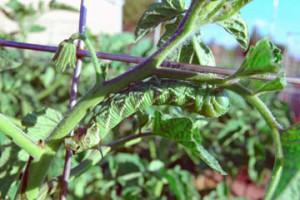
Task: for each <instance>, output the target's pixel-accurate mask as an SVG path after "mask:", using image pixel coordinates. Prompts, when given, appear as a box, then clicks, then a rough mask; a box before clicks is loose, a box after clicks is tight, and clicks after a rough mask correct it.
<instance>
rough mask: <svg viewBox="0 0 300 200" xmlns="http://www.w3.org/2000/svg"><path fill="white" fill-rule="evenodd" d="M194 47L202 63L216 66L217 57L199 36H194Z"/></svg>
mask: <svg viewBox="0 0 300 200" xmlns="http://www.w3.org/2000/svg"><path fill="white" fill-rule="evenodd" d="M192 44H193V49H194V51H195V55H196V56H197V59H198V61H199V64H200V65H208V66H215V65H216V63H215V57H214V55H213V53H212V51H211V50H210V48H209V47H208V46H206V45H205V44H204V43H203V42H202V41H201V40H200V39H199V37H196V36H194V37H193V38H192Z"/></svg>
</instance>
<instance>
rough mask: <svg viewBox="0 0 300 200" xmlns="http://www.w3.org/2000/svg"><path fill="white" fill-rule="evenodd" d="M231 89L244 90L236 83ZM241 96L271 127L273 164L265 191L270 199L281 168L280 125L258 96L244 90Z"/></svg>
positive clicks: (266, 196) (238, 91)
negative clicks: (273, 150) (273, 151)
mask: <svg viewBox="0 0 300 200" xmlns="http://www.w3.org/2000/svg"><path fill="white" fill-rule="evenodd" d="M231 89H232V90H233V91H235V92H237V93H239V94H240V91H242V90H244V88H243V87H241V86H239V85H238V84H235V85H234V86H233V87H232V88H231ZM243 97H244V98H245V99H246V100H247V101H248V102H249V103H251V104H252V105H253V106H254V107H255V108H256V109H257V110H258V112H259V113H260V114H261V115H262V117H263V118H264V119H265V121H266V123H267V124H268V126H269V127H270V129H271V134H272V137H273V142H274V147H275V165H274V167H273V173H272V177H271V180H270V182H269V186H268V188H267V190H266V193H265V199H272V196H273V194H274V192H275V190H276V188H277V185H278V183H279V180H280V177H281V174H282V169H283V149H282V144H281V140H280V133H279V130H281V129H282V127H281V125H280V124H279V123H278V122H277V121H276V119H275V117H274V116H273V115H272V113H271V111H270V110H269V108H268V107H267V106H266V105H265V104H264V102H263V101H262V100H261V99H260V98H259V97H258V96H252V95H247V94H246V92H243Z"/></svg>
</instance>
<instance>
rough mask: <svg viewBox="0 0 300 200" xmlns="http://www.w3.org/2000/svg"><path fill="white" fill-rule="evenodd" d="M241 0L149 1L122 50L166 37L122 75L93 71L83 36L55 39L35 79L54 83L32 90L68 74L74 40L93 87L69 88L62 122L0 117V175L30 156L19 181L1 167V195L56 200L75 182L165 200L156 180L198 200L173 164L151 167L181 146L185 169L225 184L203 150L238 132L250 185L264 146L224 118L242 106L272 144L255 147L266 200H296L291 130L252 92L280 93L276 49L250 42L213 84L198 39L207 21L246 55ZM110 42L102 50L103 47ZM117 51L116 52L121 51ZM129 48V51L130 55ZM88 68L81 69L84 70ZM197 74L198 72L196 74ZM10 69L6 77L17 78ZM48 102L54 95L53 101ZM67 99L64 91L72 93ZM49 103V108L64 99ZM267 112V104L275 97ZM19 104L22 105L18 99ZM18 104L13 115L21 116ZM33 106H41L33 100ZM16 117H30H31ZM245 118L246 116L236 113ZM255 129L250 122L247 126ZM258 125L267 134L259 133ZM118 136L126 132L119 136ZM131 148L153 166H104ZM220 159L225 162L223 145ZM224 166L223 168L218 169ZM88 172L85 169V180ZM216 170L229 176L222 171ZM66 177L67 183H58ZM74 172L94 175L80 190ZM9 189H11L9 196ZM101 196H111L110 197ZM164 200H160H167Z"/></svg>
mask: <svg viewBox="0 0 300 200" xmlns="http://www.w3.org/2000/svg"><path fill="white" fill-rule="evenodd" d="M249 2H250V0H230V1H224V0H203V1H202V0H193V1H185V0H174V1H171V0H162V1H161V2H156V3H153V4H151V5H150V6H149V7H148V8H147V9H146V10H145V11H144V14H143V15H142V17H141V18H140V20H139V22H138V24H137V27H136V31H135V36H134V39H135V42H137V45H136V46H135V47H132V49H131V50H132V52H138V53H140V54H141V55H147V52H146V51H148V50H149V49H150V48H146V49H145V48H144V50H143V51H142V50H139V49H138V47H139V48H141V49H143V48H142V47H145V44H147V40H142V39H143V38H144V37H145V35H146V34H147V33H149V32H151V31H152V30H153V29H154V28H155V27H156V26H158V25H159V24H161V23H163V24H164V26H165V32H164V34H163V35H162V36H161V38H160V41H159V43H158V45H157V46H158V47H157V49H155V50H154V52H153V53H151V54H150V53H149V54H150V55H149V56H147V57H146V58H144V59H141V61H139V63H138V64H137V65H136V66H134V67H130V66H128V65H127V66H126V65H125V64H124V66H122V65H120V64H116V65H113V64H111V65H107V64H103V63H101V60H100V63H99V60H98V58H97V56H99V55H98V54H97V53H96V52H95V50H94V47H93V44H92V42H91V41H90V38H89V36H87V34H85V33H83V32H80V33H75V34H73V35H72V36H71V37H70V38H69V39H66V40H64V41H62V42H61V43H60V45H59V46H58V48H57V50H56V53H55V55H54V57H53V59H52V60H53V66H52V67H53V68H50V67H49V68H47V67H46V68H44V70H45V71H46V72H44V73H49V74H50V73H52V75H53V76H52V77H50V78H49V77H48V78H49V79H51V80H49V81H48V82H46V80H45V79H47V78H46V77H47V76H46V77H45V79H43V78H42V79H41V80H39V82H40V81H41V82H42V81H44V82H45V83H42V84H39V86H38V87H40V88H41V89H42V88H43V87H45V86H47V85H48V84H49V82H54V81H55V75H54V74H57V76H60V77H61V78H62V77H63V75H62V71H64V70H66V71H68V70H71V68H68V66H73V67H75V62H76V59H77V58H76V54H77V55H80V54H79V51H77V52H76V45H75V40H80V41H82V42H83V43H85V45H86V48H87V50H88V51H89V55H90V59H91V61H92V62H91V63H92V64H91V65H90V66H92V67H93V68H89V69H85V68H84V69H83V75H86V76H88V77H87V78H86V79H87V82H88V83H91V82H92V81H94V83H93V85H92V86H89V85H88V84H86V85H84V88H81V89H80V92H81V94H82V97H81V98H80V100H79V101H78V102H77V103H76V105H75V106H74V107H73V105H72V104H73V103H70V105H71V106H70V109H69V111H66V112H65V114H64V115H62V114H61V113H60V112H58V111H56V110H53V109H51V108H47V109H44V110H42V111H38V112H37V111H36V112H31V113H29V114H27V113H26V112H24V113H23V118H22V121H21V124H20V122H19V121H18V120H17V119H14V118H9V117H8V116H6V115H4V114H0V132H1V133H2V134H3V135H5V136H6V137H7V138H9V139H10V142H7V143H3V144H2V145H3V146H5V151H4V153H3V156H2V158H5V159H6V162H5V161H4V162H3V161H2V162H3V163H4V164H2V165H1V167H2V168H3V167H4V168H5V167H6V168H7V169H10V170H13V169H15V170H17V171H20V170H22V167H23V166H24V165H25V163H24V159H23V158H24V156H20V155H19V153H20V152H22V154H23V155H24V154H25V155H27V156H28V155H29V158H28V161H27V163H26V167H25V168H24V170H23V173H22V176H21V180H20V181H16V180H15V179H13V178H11V179H10V177H9V173H8V171H7V170H6V171H5V172H4V173H3V179H2V180H3V181H5V180H7V181H6V185H5V189H2V190H1V192H2V193H3V195H4V196H5V195H12V196H13V195H15V196H16V198H27V199H36V198H39V199H43V198H46V196H47V195H51V194H52V193H55V192H56V191H57V190H58V188H60V187H61V188H62V192H61V198H65V195H66V189H67V188H66V187H67V186H68V184H67V183H68V181H69V180H70V181H71V180H74V179H75V178H77V179H78V180H80V178H82V180H81V183H82V184H83V185H85V186H89V187H86V190H87V191H88V190H90V192H91V193H93V192H94V190H95V188H98V189H99V188H100V191H99V194H98V196H100V197H101V198H105V197H108V196H109V195H110V197H111V198H114V199H117V198H118V196H120V193H121V195H122V197H123V198H130V197H132V196H136V197H137V196H143V195H144V196H147V198H151V191H154V193H153V194H152V195H153V196H154V198H159V197H160V196H161V195H162V194H163V193H164V192H163V190H164V189H163V186H164V184H166V182H167V183H168V185H169V187H170V188H171V189H172V191H173V193H174V194H173V195H174V196H175V197H176V198H177V199H191V198H194V199H198V198H200V196H199V194H198V192H197V189H196V188H195V187H193V186H190V179H191V175H190V174H189V173H187V172H186V171H185V170H182V169H181V168H180V167H178V166H176V167H174V168H168V167H166V166H167V163H164V162H162V161H161V160H160V159H158V158H160V157H163V156H165V157H166V158H168V156H170V155H169V154H168V152H169V151H170V152H171V153H172V149H169V148H167V147H169V146H168V145H170V144H169V143H167V142H166V141H167V140H171V141H173V142H175V143H176V144H178V145H179V146H176V147H178V148H179V149H180V150H181V149H182V150H183V149H185V150H186V152H187V154H188V155H189V157H190V159H191V160H197V159H199V158H200V159H201V160H202V163H205V164H206V165H207V166H209V167H210V168H211V169H213V170H215V171H216V172H218V173H220V174H222V175H226V174H227V172H226V170H224V169H223V166H222V164H223V162H222V163H219V162H218V159H217V158H216V157H217V156H215V155H214V154H213V153H212V152H213V151H212V148H213V145H214V144H216V143H218V146H219V147H222V148H225V147H226V146H228V145H230V144H234V140H235V139H241V138H240V137H239V136H240V135H241V134H245V133H247V134H248V135H249V137H248V138H249V142H248V143H247V147H246V148H248V151H249V154H248V155H249V157H250V161H249V163H248V165H249V169H250V170H249V171H250V173H251V174H250V176H251V178H252V179H256V180H258V179H259V177H258V176H259V175H258V174H259V173H258V172H257V171H256V170H253V169H254V168H255V164H256V163H259V159H256V158H257V157H255V155H256V154H257V149H258V151H262V149H263V148H264V146H263V145H262V146H261V145H260V140H263V139H261V138H260V137H257V135H255V134H254V133H253V128H252V127H254V125H253V124H248V125H247V123H248V122H249V121H247V120H243V119H237V120H235V121H233V119H234V117H237V118H238V117H240V118H243V116H241V115H240V114H239V112H240V110H242V109H243V108H246V107H248V109H249V110H251V108H255V113H253V112H249V113H251V116H250V118H253V119H256V120H257V122H260V123H262V124H263V128H262V126H261V127H260V128H258V129H259V131H261V132H263V133H267V134H269V135H270V136H271V137H272V142H270V141H269V140H267V139H266V140H264V142H266V146H267V144H269V143H271V144H273V146H272V148H273V149H274V150H273V151H274V155H275V162H274V166H273V170H272V176H271V178H270V180H269V184H268V187H267V189H266V191H265V199H275V198H278V199H283V198H289V199H297V197H298V196H299V194H298V193H297V192H298V191H296V190H295V188H297V183H298V182H299V181H298V177H297V174H298V169H299V164H298V160H299V156H298V152H299V145H298V144H299V125H298V124H297V125H295V126H290V124H289V122H288V120H287V118H283V117H282V116H286V115H287V114H286V113H279V114H281V116H280V115H278V113H276V117H275V113H274V114H273V113H272V112H271V111H270V109H269V108H268V106H267V103H268V100H267V99H265V100H264V101H263V100H262V98H261V96H262V95H263V94H266V93H267V94H269V93H272V92H276V91H279V90H282V89H284V87H285V84H286V81H285V75H284V72H283V70H282V68H281V63H282V55H281V53H280V49H279V48H277V47H276V46H275V44H273V43H272V42H271V41H270V40H269V39H268V38H264V39H261V40H260V41H258V42H257V43H256V44H255V45H254V46H251V47H250V49H249V51H248V53H247V55H246V56H245V59H244V61H243V62H242V64H241V66H240V67H239V68H238V69H237V70H236V71H235V72H234V73H231V74H230V75H228V74H227V75H220V74H221V73H220V69H219V68H217V67H214V66H215V60H214V55H213V53H212V51H211V50H210V48H209V47H208V46H207V45H206V44H204V43H203V42H202V40H201V35H202V34H203V33H202V32H201V28H202V27H203V26H205V25H207V24H217V25H219V26H220V27H222V28H224V29H225V31H227V32H228V34H230V35H232V37H234V38H235V39H236V41H237V42H238V43H239V45H240V47H241V48H242V49H243V50H244V51H246V50H247V49H248V44H249V32H248V28H247V24H246V23H245V21H244V20H243V17H242V16H241V14H240V13H239V10H240V9H241V8H242V7H244V6H245V5H246V4H248V3H249ZM250 6H251V5H250ZM23 35H24V34H23ZM119 37H120V38H118V37H115V38H113V39H112V41H113V42H112V43H111V45H114V44H115V45H116V41H118V39H120V40H121V39H122V37H124V38H126V37H128V35H127V36H126V35H122V37H121V35H120V36H119ZM129 37H130V36H129ZM142 41H143V43H142ZM138 42H140V43H138ZM103 44H104V45H105V43H103ZM123 44H125V45H126V42H124V41H123V43H122V45H123ZM139 44H140V46H139ZM111 45H107V46H108V47H109V46H110V47H111ZM122 45H120V46H121V47H120V49H121V48H122V47H123V46H125V45H123V46H122ZM134 48H136V49H138V50H136V49H135V51H133V50H134ZM112 49H113V48H112ZM104 50H105V49H104ZM3 55H4V56H6V55H8V53H7V52H6V51H5V50H3ZM100 57H101V55H100ZM7 60H8V63H9V64H12V63H13V59H9V58H8V59H7ZM87 62H88V61H86V60H83V63H84V64H87ZM203 65H204V66H209V67H203ZM201 66H202V67H201ZM122 67H123V68H122ZM76 69H77V68H76ZM125 69H127V70H125ZM204 69H206V70H207V71H204ZM214 69H215V70H214ZM14 70H15V71H16V72H17V71H18V70H21V69H19V68H16V69H14ZM85 70H89V72H91V71H92V70H93V71H94V72H92V75H93V77H91V73H89V74H84V71H85ZM221 71H222V70H221ZM41 73H43V72H41ZM49 74H48V76H49ZM75 74H76V72H75ZM269 74H273V75H275V77H276V78H274V79H271V80H267V81H266V80H262V79H263V78H265V76H267V75H269ZM10 75H11V74H10ZM38 76H39V74H36V75H35V76H34V78H33V77H32V75H30V76H29V77H28V80H30V81H31V82H33V81H35V80H36V79H39V78H38ZM1 77H2V80H3V81H4V82H3V85H1V89H2V88H3V89H7V90H8V91H12V89H11V88H12V87H13V86H14V85H16V84H18V85H20V83H22V81H20V80H15V82H14V81H12V82H11V83H9V82H5V81H6V80H9V78H8V77H7V74H6V73H5V74H1ZM65 79H66V77H64V80H65ZM74 79H75V78H73V81H74ZM91 80H92V81H91ZM10 81H11V80H10ZM18 81H19V82H18ZM56 81H58V84H57V85H56V86H55V87H56V89H57V88H58V86H61V84H62V83H61V81H59V80H56ZM28 82H29V81H28ZM47 83H48V84H47ZM29 85H30V84H29ZM49 88H51V86H50V87H49ZM54 89H55V88H54ZM54 89H53V88H52V89H51V90H50V89H49V90H46V91H47V92H44V93H42V94H40V96H39V97H38V98H37V99H35V98H33V99H34V100H35V101H37V102H38V101H39V100H42V99H44V98H45V97H47V96H48V95H49V94H51V92H53V90H54ZM62 90H64V88H62ZM75 90H76V89H75ZM64 91H65V90H64ZM73 91H74V90H73ZM27 92H28V91H27ZM21 94H23V91H22V92H21ZM57 95H61V94H59V93H57ZM72 95H74V94H73V93H72V92H71V96H72ZM25 96H26V95H25ZM25 96H24V97H21V98H20V99H18V98H17V97H15V96H12V97H11V102H10V105H13V104H17V103H18V100H19V101H20V102H22V104H23V102H24V101H25V102H26V100H25ZM27 96H28V95H27ZM62 96H63V95H62ZM8 98H9V97H8ZM23 98H24V99H23ZM52 98H54V100H53V99H52V100H53V101H57V102H56V103H58V102H59V99H61V98H63V97H61V98H58V99H56V98H55V97H52ZM52 100H51V99H50V100H49V101H52ZM246 102H247V103H246ZM271 103H274V99H272V101H271ZM271 103H270V104H271ZM24 104H25V103H24ZM27 104H28V105H30V103H28V102H27V103H26V105H27ZM234 104H237V105H234ZM26 105H24V106H23V107H24V108H25V107H26ZM33 105H35V106H40V105H39V103H35V104H33ZM153 106H158V107H159V109H157V107H156V109H155V107H154V109H153ZM174 106H175V108H174ZM239 106H240V107H239ZM249 106H251V108H249ZM27 107H28V106H27ZM60 107H61V105H60ZM231 109H233V110H234V112H233V111H232V110H231ZM27 110H34V108H30V109H27ZM64 110H66V109H64ZM277 111H280V109H278V110H277ZM2 112H3V110H2ZM257 113H259V116H257ZM133 114H134V115H133ZM244 114H245V115H247V113H244ZM130 116H131V117H130ZM128 117H129V118H128ZM212 118H217V119H212ZM245 118H246V117H245ZM277 118H278V119H277ZM247 119H248V117H247ZM262 119H263V120H262ZM124 120H125V121H126V120H129V121H130V122H131V123H130V126H131V128H129V129H128V130H129V132H130V134H128V133H126V134H125V133H122V131H120V129H119V128H120V125H119V124H120V122H122V121H124ZM221 122H222V123H221ZM259 125H260V124H259V123H258V124H257V126H259ZM264 125H267V126H268V129H267V130H266V128H265V126H264ZM209 126H212V127H211V128H210V129H209V130H205V127H209ZM218 126H219V127H222V130H221V131H216V133H214V134H215V135H217V138H215V142H214V143H212V146H210V145H209V141H214V140H210V139H211V138H213V136H212V135H211V134H212V133H213V132H214V130H215V129H217V128H218ZM122 129H123V130H126V127H125V128H124V127H123V128H122ZM72 130H75V131H74V134H73V135H72V134H71V135H69V133H70V132H72ZM207 131H208V132H207ZM124 132H125V131H124ZM127 132H128V131H127ZM231 133H234V137H231V136H230V134H231ZM124 135H125V136H124ZM153 137H161V138H164V139H163V140H161V141H160V147H159V148H161V149H158V150H156V148H155V142H153V140H151V139H148V138H153ZM141 139H143V140H149V141H150V142H149V144H148V145H149V149H150V150H149V152H150V153H149V154H150V157H152V158H153V160H152V161H151V162H149V161H143V159H142V158H140V157H139V156H137V155H135V153H136V152H133V153H132V154H129V153H120V154H117V155H116V156H115V157H114V158H112V157H110V156H109V155H108V153H110V152H112V151H115V150H117V148H120V147H123V148H125V147H126V148H134V147H133V145H137V144H142V142H141ZM151 141H152V142H151ZM243 142H244V141H243ZM16 145H18V146H19V147H21V149H22V151H19V149H18V148H17V147H16ZM62 146H64V147H65V148H66V150H67V153H66V156H64V155H63V152H62V151H61V150H60V149H61V147H62ZM134 150H135V151H139V150H138V149H134ZM230 150H231V151H232V152H231V153H233V148H230ZM71 153H74V154H76V153H77V154H76V155H75V156H73V162H74V163H75V164H76V166H75V167H74V168H72V169H71V170H70V166H69V165H68V162H70V160H68V159H70V158H71ZM229 153H230V152H229ZM178 155H180V153H176V154H175V155H174V156H171V157H170V160H171V161H172V160H173V161H174V160H176V156H178ZM237 155H239V156H240V155H241V154H237ZM261 155H263V156H264V157H263V158H261V159H260V160H263V159H266V157H267V156H266V155H265V154H264V153H261ZM15 156H19V157H20V159H18V160H15V161H11V159H13V158H15ZM64 157H66V158H67V159H66V164H65V171H64V175H63V176H60V174H61V173H57V171H56V172H55V170H58V168H59V169H62V168H63V167H62V163H63V160H64ZM106 157H107V160H108V161H107V162H105V164H106V165H108V166H106V167H108V168H109V174H110V175H109V176H111V180H110V181H106V182H105V181H104V180H106V179H107V177H105V168H99V167H97V168H95V167H94V168H93V166H95V165H97V163H99V162H100V161H101V160H102V159H106ZM154 158H156V159H154ZM177 158H178V157H177ZM22 159H23V160H22ZM58 159H60V161H59V162H57V163H59V164H57V165H59V166H58V167H57V166H56V167H55V163H56V160H58ZM220 159H222V158H220ZM251 159H252V160H251ZM165 160H167V159H165ZM222 160H223V159H222ZM166 162H170V161H166ZM195 162H197V161H195ZM225 162H226V160H225V161H224V166H225ZM124 163H130V164H131V165H132V166H131V167H132V168H129V169H130V170H128V169H127V170H124V168H122V164H124ZM100 165H101V164H100ZM103 165H104V164H103ZM146 166H147V167H146ZM53 168H55V170H53ZM88 169H91V170H89V171H88ZM226 169H227V170H228V168H227V167H226ZM251 169H252V171H251ZM101 170H103V172H101ZM229 170H230V169H229ZM52 173H53V174H52ZM68 173H70V176H68V175H66V174H68ZM84 173H85V174H86V173H91V174H94V177H93V178H94V181H93V182H91V183H90V184H89V180H87V179H88V178H87V176H80V175H82V174H84ZM153 174H154V175H153ZM151 175H153V176H151ZM260 175H261V174H260ZM47 178H49V180H48V179H47ZM84 179H85V180H84ZM2 180H1V181H2ZM130 181H132V182H130ZM129 182H130V184H131V185H135V184H136V183H135V182H137V183H138V184H137V185H139V187H138V186H131V187H127V188H126V187H125V186H126V184H125V183H127V184H129ZM130 184H129V185H130ZM12 185H15V186H16V187H14V190H10V191H9V187H10V186H12ZM17 185H19V186H17ZM83 185H80V184H79V185H76V184H75V185H70V187H74V188H73V189H74V192H75V193H78V196H80V195H82V193H84V192H86V191H84V192H83V191H82V190H84V189H85V188H84V187H83ZM99 185H100V186H99ZM141 186H143V187H141ZM17 187H18V189H16V188H17ZM111 188H113V189H111ZM218 188H219V191H218V194H217V196H218V197H219V198H220V199H221V198H222V195H224V196H226V191H225V190H226V187H225V186H224V185H222V183H220V185H218ZM108 190H110V193H109V194H108V193H107V191H108ZM221 190H222V191H221ZM8 191H9V192H8ZM120 191H121V192H120ZM80 192H81V193H80ZM79 193H80V194H79ZM145 193H146V194H145ZM165 193H167V192H165ZM56 194H57V192H56ZM211 195H212V197H215V196H214V195H215V194H213V193H211ZM167 196H168V195H166V196H164V197H165V198H167ZM171 196H172V195H171ZM207 198H209V197H207Z"/></svg>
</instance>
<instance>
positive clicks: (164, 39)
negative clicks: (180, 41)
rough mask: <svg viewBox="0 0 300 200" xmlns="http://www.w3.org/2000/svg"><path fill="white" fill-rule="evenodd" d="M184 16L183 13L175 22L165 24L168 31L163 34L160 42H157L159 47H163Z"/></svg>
mask: <svg viewBox="0 0 300 200" xmlns="http://www.w3.org/2000/svg"><path fill="white" fill-rule="evenodd" d="M182 18H183V16H182V15H178V16H177V18H176V20H175V21H174V22H172V23H169V24H167V25H166V26H165V29H166V31H165V33H164V34H163V36H161V38H160V39H159V41H158V44H157V46H158V47H161V46H162V45H163V44H164V43H166V42H167V41H168V40H169V39H170V38H171V37H172V35H173V34H174V32H175V30H176V28H177V27H178V25H179V24H180V22H181V20H182Z"/></svg>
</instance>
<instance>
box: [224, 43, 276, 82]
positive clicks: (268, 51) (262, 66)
mask: <svg viewBox="0 0 300 200" xmlns="http://www.w3.org/2000/svg"><path fill="white" fill-rule="evenodd" d="M275 60H276V57H275V55H274V51H273V47H272V43H270V41H269V40H268V39H267V38H264V39H261V40H260V41H258V42H257V43H256V45H255V46H254V47H253V46H252V47H251V48H250V51H249V52H248V54H247V56H246V58H245V60H244V62H243V63H242V66H241V67H240V68H239V70H238V71H237V72H236V73H235V74H233V75H232V76H231V77H230V78H236V77H248V76H252V75H258V74H267V73H276V72H278V71H279V69H280V66H279V64H277V63H275V62H274V61H275Z"/></svg>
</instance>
